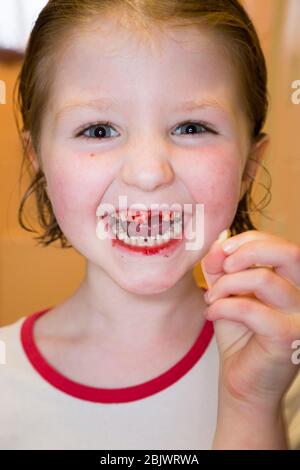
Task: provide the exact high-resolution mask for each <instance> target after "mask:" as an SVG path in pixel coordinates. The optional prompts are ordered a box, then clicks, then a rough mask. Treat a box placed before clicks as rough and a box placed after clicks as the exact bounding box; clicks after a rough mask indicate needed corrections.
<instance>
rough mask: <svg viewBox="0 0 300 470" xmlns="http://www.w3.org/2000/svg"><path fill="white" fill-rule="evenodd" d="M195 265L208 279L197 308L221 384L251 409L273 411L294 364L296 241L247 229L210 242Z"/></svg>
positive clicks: (298, 320) (298, 309)
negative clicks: (207, 326)
mask: <svg viewBox="0 0 300 470" xmlns="http://www.w3.org/2000/svg"><path fill="white" fill-rule="evenodd" d="M229 244H230V247H231V249H230V251H229V252H227V253H225V251H223V248H222V247H224V248H225V247H226V246H227V245H229ZM202 265H203V266H204V269H203V274H204V276H205V278H206V279H207V283H208V285H211V284H212V287H211V289H209V291H208V292H207V294H208V295H206V294H205V300H206V301H207V303H208V304H209V306H208V307H207V309H206V311H205V312H204V314H205V316H206V318H207V319H208V320H212V321H214V329H215V334H216V339H217V343H218V348H219V353H220V386H221V389H222V390H225V392H226V393H225V395H226V396H229V397H232V399H233V400H234V401H237V402H239V403H241V404H247V405H248V404H250V406H251V407H252V408H253V409H260V410H264V411H265V410H267V409H273V410H274V409H276V407H278V406H279V405H280V401H281V398H282V396H283V394H284V392H285V391H286V390H287V388H288V387H289V385H290V383H291V382H292V380H293V378H294V377H295V375H296V373H297V371H298V368H299V366H297V364H294V363H293V361H292V354H293V352H295V351H294V349H293V343H294V341H295V340H299V339H300V247H299V246H297V245H295V244H293V243H290V242H289V241H287V240H285V239H284V238H281V237H279V236H275V235H272V234H269V233H265V232H261V231H256V230H250V231H247V232H244V233H241V234H238V235H236V236H234V237H231V238H230V239H229V240H227V241H225V242H223V243H222V244H220V243H219V242H217V241H216V242H215V243H213V245H212V246H211V248H210V250H209V252H208V253H207V255H206V256H205V257H204V258H203V260H202ZM253 265H263V266H256V267H253ZM294 348H295V343H294ZM294 362H295V361H294ZM268 407H270V408H268Z"/></svg>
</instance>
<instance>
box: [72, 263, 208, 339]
mask: <svg viewBox="0 0 300 470" xmlns="http://www.w3.org/2000/svg"><path fill="white" fill-rule="evenodd" d="M71 302H72V305H73V307H72V312H73V313H72V319H73V320H74V318H75V317H74V313H75V312H77V313H76V317H77V318H76V319H77V320H78V321H77V324H76V328H77V329H78V334H79V335H82V336H84V337H89V338H96V339H97V338H99V337H100V336H101V338H103V337H104V338H105V340H106V341H108V342H110V343H117V344H118V345H119V347H122V346H124V348H128V347H130V345H131V343H132V338H134V342H135V344H136V345H137V343H139V342H140V343H141V344H143V345H144V346H145V345H147V344H149V345H150V344H151V343H152V344H153V342H157V341H158V340H159V339H162V340H164V339H166V338H172V337H174V338H187V336H188V337H190V336H191V335H192V336H195V338H196V337H197V335H198V333H199V331H200V329H201V325H202V324H204V317H203V315H202V312H203V310H204V308H205V306H206V305H205V302H204V300H203V291H202V290H201V289H200V288H199V287H198V286H197V285H196V282H195V279H194V276H193V271H192V270H191V271H188V272H187V273H186V274H185V276H184V277H183V278H182V279H180V281H179V282H178V283H177V284H176V285H174V286H173V287H172V288H170V289H168V290H166V291H164V292H161V293H158V294H151V295H149V294H148V295H141V294H136V293H132V292H129V291H127V290H124V289H123V288H122V287H120V286H119V285H118V284H117V283H116V282H115V281H114V280H113V279H112V278H111V277H110V276H108V275H107V273H106V272H105V271H103V270H102V269H101V268H99V267H98V266H96V265H94V264H91V263H89V262H88V264H87V269H86V275H85V278H84V280H83V282H82V284H81V285H80V287H79V288H78V290H77V291H76V292H75V294H74V296H73V297H72V299H71ZM73 320H72V321H73Z"/></svg>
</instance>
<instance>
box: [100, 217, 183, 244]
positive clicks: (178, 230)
mask: <svg viewBox="0 0 300 470" xmlns="http://www.w3.org/2000/svg"><path fill="white" fill-rule="evenodd" d="M183 222H184V218H183V214H182V213H180V212H174V211H168V212H161V211H160V212H157V213H153V212H152V213H150V212H149V213H147V212H141V211H136V212H135V214H133V213H129V214H128V213H127V212H125V211H118V212H115V213H113V214H110V215H109V216H108V218H107V224H108V226H109V228H110V231H111V234H112V235H113V237H114V238H116V239H117V240H118V241H120V242H122V243H123V244H125V245H128V246H132V247H158V246H161V247H163V246H165V245H167V244H170V242H172V241H174V240H176V241H177V240H178V239H181V238H182V234H183V228H184V223H183Z"/></svg>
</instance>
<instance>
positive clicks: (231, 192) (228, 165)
mask: <svg viewBox="0 0 300 470" xmlns="http://www.w3.org/2000/svg"><path fill="white" fill-rule="evenodd" d="M218 157H220V158H218V159H216V155H213V156H212V158H211V159H210V160H209V159H206V160H205V162H203V163H202V162H201V164H200V162H199V165H198V166H197V168H196V167H195V168H194V173H193V175H192V174H191V177H190V180H189V186H188V187H189V191H190V193H191V195H192V197H193V199H194V200H195V201H196V202H197V203H199V204H203V205H204V216H205V220H206V222H209V223H211V224H212V225H220V226H223V225H224V226H225V225H229V224H230V222H231V220H232V219H233V217H234V215H235V212H236V208H237V204H238V200H239V192H240V168H239V165H237V164H236V161H237V160H236V159H235V158H232V156H230V155H229V156H228V155H222V154H220V155H218ZM222 157H224V158H222Z"/></svg>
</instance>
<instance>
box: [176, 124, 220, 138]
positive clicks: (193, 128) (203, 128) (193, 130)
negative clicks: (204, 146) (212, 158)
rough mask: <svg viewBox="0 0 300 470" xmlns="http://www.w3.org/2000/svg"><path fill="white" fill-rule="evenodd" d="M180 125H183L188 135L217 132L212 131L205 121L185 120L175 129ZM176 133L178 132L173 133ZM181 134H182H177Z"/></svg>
mask: <svg viewBox="0 0 300 470" xmlns="http://www.w3.org/2000/svg"><path fill="white" fill-rule="evenodd" d="M197 126H198V128H200V132H198V133H197ZM181 127H185V128H186V131H187V134H184V135H188V136H190V135H191V136H192V135H199V134H200V135H201V134H207V133H212V134H217V132H215V131H213V130H212V129H210V128H209V127H208V126H207V125H206V124H205V123H203V122H193V121H187V122H185V123H184V124H181V125H180V126H178V127H177V129H180V128H181ZM175 135H178V134H175ZM179 135H182V134H179Z"/></svg>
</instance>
